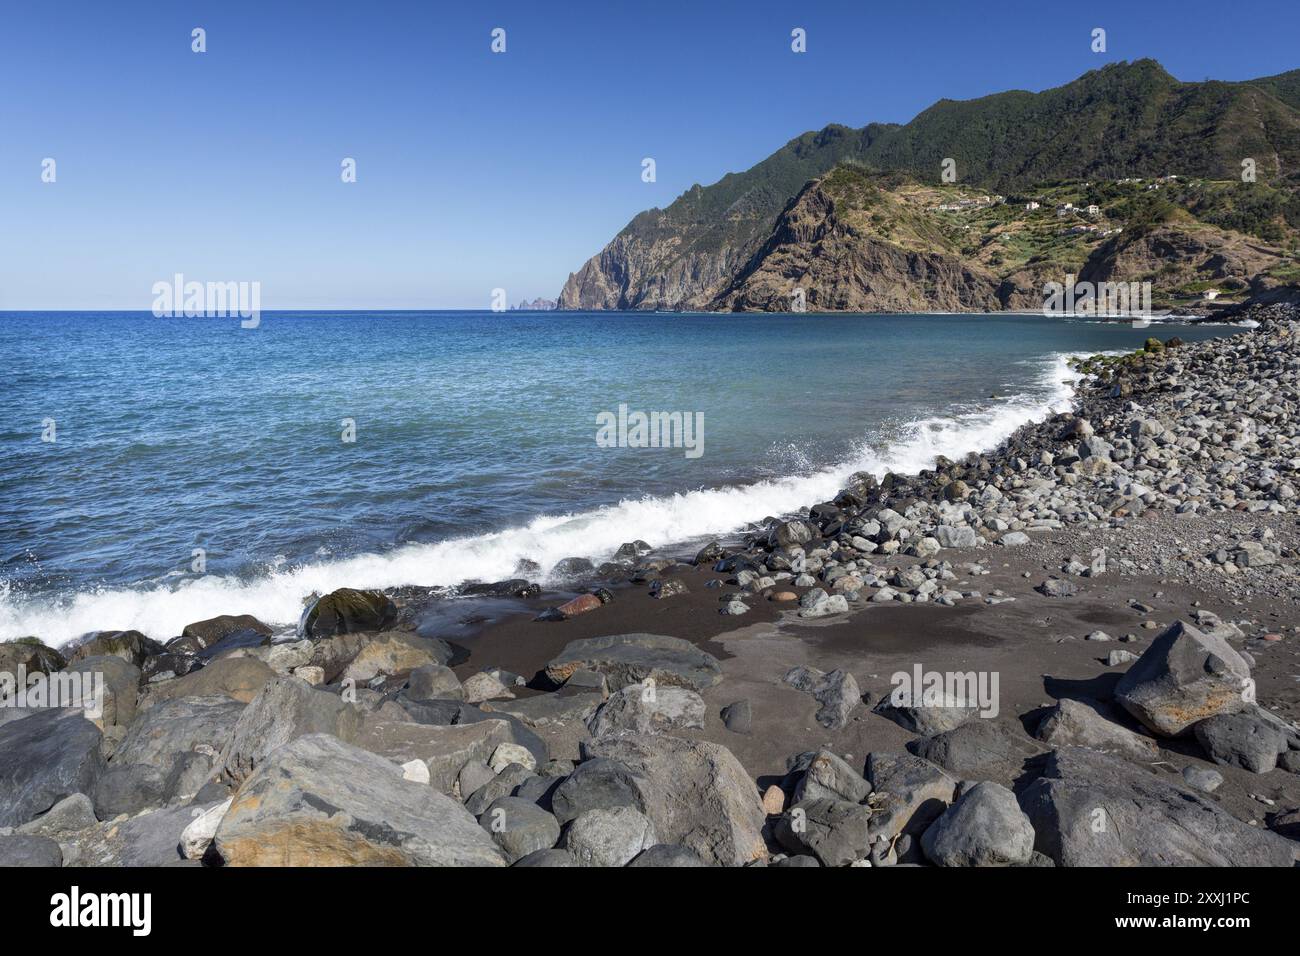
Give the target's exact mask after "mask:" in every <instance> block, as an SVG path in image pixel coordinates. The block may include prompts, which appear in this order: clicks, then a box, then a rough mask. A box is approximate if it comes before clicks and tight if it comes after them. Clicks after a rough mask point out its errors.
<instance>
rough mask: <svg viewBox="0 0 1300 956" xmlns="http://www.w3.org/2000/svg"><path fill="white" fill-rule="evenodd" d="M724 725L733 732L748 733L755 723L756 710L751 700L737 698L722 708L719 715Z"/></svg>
mask: <svg viewBox="0 0 1300 956" xmlns="http://www.w3.org/2000/svg"><path fill="white" fill-rule="evenodd" d="M718 716H720V717H721V718H722V723H723V726H725V727H726V728H727V729H728V730H730V731H731V732H732V733H733V734H747V733H749V732H750V730H751V728H752V727H753V724H754V710H753V707H752V706H751V705H750V703H749V701H748V700H747V699H746V700H737V701H733V702H732V703H730V704H728V705H727V706H726V707H724V708H722V711H721V712H720V713H719V715H718Z"/></svg>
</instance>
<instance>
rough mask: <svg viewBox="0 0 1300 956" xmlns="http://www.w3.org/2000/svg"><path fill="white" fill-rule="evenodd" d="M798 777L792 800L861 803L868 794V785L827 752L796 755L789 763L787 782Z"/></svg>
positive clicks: (869, 791) (841, 761)
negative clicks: (792, 776) (793, 776)
mask: <svg viewBox="0 0 1300 956" xmlns="http://www.w3.org/2000/svg"><path fill="white" fill-rule="evenodd" d="M791 775H798V780H797V782H796V783H795V786H794V795H793V800H794V802H795V803H805V802H807V801H809V800H847V801H848V802H849V803H861V802H862V801H863V800H865V799H867V797H868V796H869V795H870V793H871V784H869V783H867V781H866V780H865V779H863V777H862V775H861V774H859V773H858V772H857V771H856V770H854V769H853V768H852V767H850V766H849V765H848V763H847V762H846V761H845V760H844V759H843V758H842V757H840V756H839V755H838V754H833V753H831V752H830V751H829V750H819V751H817V752H816V753H806V754H800V755H799V756H798V757H795V758H794V759H793V760H791V761H790V766H789V770H788V772H787V778H788V777H789V776H791Z"/></svg>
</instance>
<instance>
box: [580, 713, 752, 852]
mask: <svg viewBox="0 0 1300 956" xmlns="http://www.w3.org/2000/svg"><path fill="white" fill-rule="evenodd" d="M581 749H582V753H583V756H584V757H585V758H588V759H590V758H594V757H606V758H609V759H611V760H617V761H619V762H621V763H623V764H625V765H626V766H627V767H628V769H630V770H631V771H632V776H633V780H634V782H635V784H636V788H637V792H638V795H639V797H640V799H641V801H642V805H643V807H644V811H645V814H646V816H648V817H649V818H650V820H651V821H652V822H653V823H654V826H655V831H656V833H657V834H658V836H659V838H660V839H661V840H663V841H664V842H666V843H680V844H681V845H683V846H685V847H688V848H689V849H691V850H692V851H694V852H695V853H697V854H698V855H699V857H700V859H702V860H703V861H704V862H705V863H708V864H710V865H722V866H739V865H743V864H745V863H748V862H751V861H753V860H758V859H762V858H764V857H766V855H767V850H766V847H765V845H764V842H763V837H762V830H763V824H764V822H765V821H766V814H765V813H764V812H763V805H762V802H761V801H760V800H759V797H758V791H757V788H756V787H755V785H754V782H753V780H752V779H750V776H749V774H748V773H747V772H746V770H745V768H744V767H743V766H741V764H740V761H738V760H737V759H736V758H735V756H734V755H733V754H732V753H731V751H730V750H728V749H727V748H725V747H722V746H719V745H718V744H713V743H707V742H704V741H686V740H679V739H677V738H675V737H669V736H666V735H662V734H611V735H608V736H605V737H597V738H594V739H592V740H588V741H584V742H583V744H582V748H581ZM557 793H558V791H557Z"/></svg>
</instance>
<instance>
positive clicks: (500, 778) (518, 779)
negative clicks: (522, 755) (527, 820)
mask: <svg viewBox="0 0 1300 956" xmlns="http://www.w3.org/2000/svg"><path fill="white" fill-rule="evenodd" d="M466 766H467V767H469V766H476V764H475V763H474V762H471V763H469V764H466ZM535 778H536V774H534V773H533V772H532V771H531V770H529V769H528V768H527V767H525V766H524V765H523V764H520V763H512V764H510V766H508V767H503V768H502V770H501V772H500V773H498V774H496V775H495V776H494V777H493V778H492V779H491V780H489V781H487V783H485V784H483V785H482V786H481V787H479V788H478V789H477V790H475V791H473V792H472V793H470V794H469V795H468V796H466V797H465V809H466V810H468V811H469V812H470V813H472V814H473V815H474V816H476V817H477V816H481V815H482V814H483V812H484V811H485V810H487V808H488V807H490V806H492V804H493V803H495V802H496V801H498V800H500V799H501V798H502V797H514V796H518V795H519V791H520V789H522V787H523V786H524V784H526V783H527V782H528V781H529V780H533V779H535ZM552 846H554V844H552Z"/></svg>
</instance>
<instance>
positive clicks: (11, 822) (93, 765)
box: [0, 709, 104, 827]
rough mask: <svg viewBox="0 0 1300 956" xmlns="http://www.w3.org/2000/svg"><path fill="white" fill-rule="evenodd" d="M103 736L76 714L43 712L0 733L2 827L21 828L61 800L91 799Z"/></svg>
mask: <svg viewBox="0 0 1300 956" xmlns="http://www.w3.org/2000/svg"><path fill="white" fill-rule="evenodd" d="M101 738H102V734H101V733H100V730H99V728H98V727H96V726H95V725H94V724H93V723H91V722H90V721H89V720H87V719H86V718H85V717H83V716H82V715H81V712H80V711H78V710H62V709H52V710H45V711H41V712H39V713H35V714H32V715H31V716H28V717H24V718H22V719H21V720H15V721H11V722H9V723H7V724H5V725H4V726H2V727H0V827H17V826H22V825H23V824H24V823H26V822H27V821H29V820H32V819H34V818H35V817H36V816H38V815H40V814H42V813H44V812H45V811H46V810H49V809H50V808H51V807H52V806H54V805H55V804H56V803H58V802H59V801H60V800H62V799H63V798H64V797H68V796H71V795H72V794H74V793H91V792H93V791H94V789H95V784H96V782H97V781H98V779H99V775H100V773H102V772H103V769H104V760H103V757H102V756H101V755H100V740H101Z"/></svg>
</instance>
